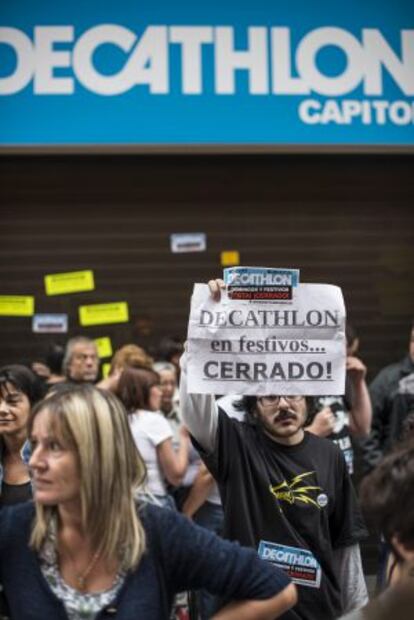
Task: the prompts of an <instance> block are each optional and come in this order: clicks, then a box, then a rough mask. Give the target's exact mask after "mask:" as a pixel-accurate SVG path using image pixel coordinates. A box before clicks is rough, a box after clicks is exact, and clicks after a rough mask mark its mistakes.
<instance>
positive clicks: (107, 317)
mask: <svg viewBox="0 0 414 620" xmlns="http://www.w3.org/2000/svg"><path fill="white" fill-rule="evenodd" d="M128 321H129V314H128V304H127V303H126V301H118V302H114V303H111V304H93V305H91V306H79V323H80V324H81V325H82V326H83V327H88V326H89V325H109V324H110V323H127V322H128Z"/></svg>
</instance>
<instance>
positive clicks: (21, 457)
mask: <svg viewBox="0 0 414 620" xmlns="http://www.w3.org/2000/svg"><path fill="white" fill-rule="evenodd" d="M43 392H44V388H43V386H42V383H41V381H40V379H38V377H36V375H35V374H34V373H33V372H32V371H31V370H29V368H26V366H20V365H18V364H14V365H10V366H3V368H0V506H5V505H9V504H16V503H19V502H24V501H27V500H28V499H30V498H31V495H32V489H31V483H30V475H29V469H28V461H29V458H30V446H29V443H28V441H27V423H28V419H29V415H30V410H31V408H32V406H33V405H34V404H35V403H36V402H37V401H38V400H40V399H41V397H42V396H43Z"/></svg>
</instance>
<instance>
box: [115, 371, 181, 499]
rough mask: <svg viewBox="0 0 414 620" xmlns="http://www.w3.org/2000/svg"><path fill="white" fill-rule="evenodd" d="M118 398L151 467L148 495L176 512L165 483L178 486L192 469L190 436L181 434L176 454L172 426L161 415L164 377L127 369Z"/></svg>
mask: <svg viewBox="0 0 414 620" xmlns="http://www.w3.org/2000/svg"><path fill="white" fill-rule="evenodd" d="M116 395H117V396H118V398H119V399H120V401H121V402H122V404H123V405H124V407H125V409H126V410H127V412H128V417H129V424H130V427H131V431H132V436H133V438H134V441H135V444H136V446H137V448H138V450H139V452H140V453H141V455H142V458H143V459H144V461H145V464H146V466H147V472H148V478H147V491H148V492H149V493H150V494H151V495H153V496H154V497H155V498H156V500H157V501H158V502H159V503H160V504H161V505H162V506H166V507H169V508H174V501H173V499H172V497H171V496H170V495H168V493H167V489H166V484H165V480H167V482H169V483H170V484H172V485H174V486H177V485H179V484H180V482H181V480H182V478H183V476H184V474H185V472H186V469H187V465H188V450H189V435H188V432H187V431H186V429H184V428H182V429H181V430H180V439H181V441H180V444H179V446H178V448H177V450H176V451H175V450H174V447H173V443H172V437H173V433H172V430H171V426H170V424H169V423H168V421H167V420H166V419H165V417H164V416H163V415H162V414H161V413H160V412H159V409H160V406H161V389H160V377H159V375H158V373H156V372H154V371H153V370H146V369H144V368H139V369H138V368H125V369H124V370H123V372H122V374H121V376H120V378H119V381H118V386H117V389H116Z"/></svg>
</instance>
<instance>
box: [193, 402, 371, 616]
mask: <svg viewBox="0 0 414 620" xmlns="http://www.w3.org/2000/svg"><path fill="white" fill-rule="evenodd" d="M198 448H199V449H200V454H201V456H202V458H203V460H204V461H205V463H206V465H207V467H208V468H209V469H210V471H211V472H212V474H213V475H214V477H215V478H216V480H217V481H218V483H219V488H220V493H221V497H222V501H223V508H224V532H223V534H224V536H225V537H226V538H229V539H232V540H238V541H239V542H240V543H241V544H242V545H245V546H249V547H254V548H255V549H257V550H258V552H259V555H261V557H263V558H265V559H268V560H270V561H273V562H274V563H275V564H277V565H278V566H280V567H282V568H284V569H285V570H286V571H287V572H288V574H289V575H290V576H291V577H293V579H294V581H295V582H296V583H297V585H298V587H299V602H298V604H297V605H296V606H295V607H294V609H292V610H290V611H289V612H287V613H286V614H285V615H284V616H283V618H286V620H287V619H288V618H289V620H299V619H301V620H303V619H305V618H306V620H329V619H331V618H336V617H337V616H339V615H340V614H341V612H342V609H341V603H340V594H339V585H338V579H337V575H336V574H335V570H334V563H333V549H335V548H338V547H345V546H348V545H352V544H354V543H356V542H358V540H360V539H361V538H362V537H364V536H365V534H366V531H365V527H364V523H363V520H362V517H361V515H360V512H359V510H358V507H357V501H356V497H355V493H354V490H353V486H352V483H351V481H350V478H349V475H348V472H347V469H346V465H345V461H344V459H343V457H342V454H341V452H340V451H339V450H338V448H337V447H336V445H335V444H333V443H332V442H331V441H329V440H326V439H322V438H319V437H315V436H314V435H312V434H311V433H305V437H304V439H303V441H302V442H301V443H300V444H298V445H295V446H284V445H281V444H278V443H276V442H274V441H273V440H272V439H270V438H269V437H267V435H265V434H264V433H263V431H262V430H261V429H260V428H258V427H256V426H254V425H251V424H249V423H246V422H239V421H237V420H234V419H231V418H229V417H228V416H227V415H226V414H225V413H224V412H223V411H221V410H219V420H218V434H217V441H216V447H215V450H214V452H213V453H212V454H205V453H204V452H203V450H202V449H201V448H200V447H199V446H198ZM303 584H306V585H303Z"/></svg>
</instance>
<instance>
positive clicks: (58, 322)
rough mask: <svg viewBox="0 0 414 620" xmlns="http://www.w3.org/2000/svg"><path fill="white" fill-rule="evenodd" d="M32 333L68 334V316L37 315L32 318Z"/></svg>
mask: <svg viewBox="0 0 414 620" xmlns="http://www.w3.org/2000/svg"><path fill="white" fill-rule="evenodd" d="M32 331H33V332H35V333H36V334H66V333H67V331H68V315H67V314H35V315H34V316H33V318H32Z"/></svg>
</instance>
